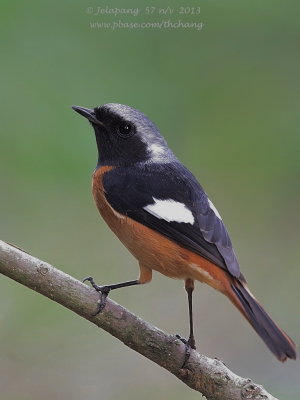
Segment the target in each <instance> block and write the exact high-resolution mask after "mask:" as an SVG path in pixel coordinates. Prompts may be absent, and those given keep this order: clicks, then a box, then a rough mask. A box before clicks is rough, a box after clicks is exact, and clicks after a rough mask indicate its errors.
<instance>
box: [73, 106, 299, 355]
mask: <svg viewBox="0 0 300 400" xmlns="http://www.w3.org/2000/svg"><path fill="white" fill-rule="evenodd" d="M72 108H73V110H74V111H76V112H77V113H79V114H80V115H81V116H83V117H85V118H86V119H87V120H88V121H89V123H90V124H91V125H92V127H93V128H94V132H95V137H96V144H97V148H98V161H97V165H96V168H95V171H94V173H93V177H92V192H93V197H94V200H95V203H96V206H97V208H98V210H99V212H100V214H101V216H102V218H103V219H104V220H105V222H106V223H107V225H108V226H109V227H110V229H111V230H112V231H113V232H114V234H115V235H116V236H117V237H118V238H119V240H120V241H121V242H122V243H123V244H124V245H125V246H126V247H127V249H128V250H129V251H130V252H131V253H132V255H133V256H134V257H135V258H136V259H137V261H138V263H139V268H140V273H139V277H138V279H136V280H131V281H127V282H121V283H117V284H111V285H104V286H99V285H97V284H96V283H95V281H94V279H93V278H92V277H88V278H86V279H85V280H87V281H89V282H90V283H91V284H92V286H93V287H94V288H95V289H96V290H97V291H98V292H99V293H100V297H101V301H100V305H99V309H98V311H97V312H101V311H102V310H103V309H104V307H105V304H106V298H107V296H108V294H109V292H110V291H111V290H115V289H119V288H122V287H128V286H134V285H142V284H145V283H148V282H150V281H151V279H152V272H153V271H157V272H160V273H161V274H163V275H165V276H167V277H169V278H177V279H181V280H183V281H184V286H185V290H186V292H187V298H188V309H189V337H188V339H187V340H185V339H183V338H181V339H182V341H183V342H184V343H185V344H186V349H187V351H186V354H187V355H186V358H185V361H186V360H187V358H188V357H189V354H190V349H196V346H195V338H194V329H193V325H194V324H193V301H192V294H193V290H194V283H195V281H200V282H201V283H205V284H208V285H209V286H211V287H212V288H214V289H216V290H217V291H219V292H221V293H222V294H224V295H225V296H226V297H227V298H228V299H229V300H230V301H231V303H232V304H233V305H234V306H235V307H236V308H237V309H238V310H239V311H240V312H241V314H242V315H243V316H244V317H245V318H246V320H247V321H248V322H249V323H250V324H251V325H252V327H253V328H254V330H255V331H256V332H257V334H258V335H259V336H260V337H261V339H262V340H263V341H264V342H265V344H266V345H267V347H268V348H269V350H270V351H271V352H272V353H273V354H274V355H275V357H276V358H277V359H278V360H280V361H282V362H283V361H285V360H287V359H288V358H290V359H296V345H295V343H294V342H293V340H292V339H291V338H290V337H289V336H288V335H287V334H286V333H285V332H284V331H283V330H282V329H281V328H279V326H278V325H277V324H276V323H275V322H274V321H273V320H272V319H271V317H270V316H269V315H268V314H267V312H266V311H265V310H264V308H263V307H262V305H261V304H260V303H259V302H258V301H257V300H256V298H255V297H254V295H253V294H252V293H251V292H250V290H249V289H248V287H247V283H246V279H245V277H244V276H243V274H242V273H241V271H240V266H239V262H238V259H237V257H236V254H235V251H234V249H233V245H232V242H231V239H230V237H229V234H228V231H227V229H226V227H225V224H224V222H223V220H222V218H221V216H220V214H219V212H218V211H217V209H216V207H215V206H214V204H213V202H212V201H211V200H210V199H209V197H208V195H207V194H206V192H205V191H204V189H203V188H202V186H201V185H200V183H199V182H198V181H197V179H196V178H195V176H194V175H193V174H192V172H190V171H189V170H188V169H187V168H186V167H185V166H184V165H183V164H182V163H181V162H180V161H179V159H178V158H177V157H176V156H175V154H174V153H173V151H172V150H171V149H170V148H169V146H168V144H167V142H166V140H165V139H164V137H163V136H162V134H161V133H160V131H159V129H158V127H157V126H156V125H155V124H154V123H153V122H152V121H151V120H150V119H149V118H148V117H147V116H146V115H145V114H143V113H142V112H141V111H139V110H137V109H135V108H132V107H130V106H127V105H122V104H118V103H108V104H104V105H101V106H99V107H95V108H86V107H81V106H72ZM178 337H179V336H178Z"/></svg>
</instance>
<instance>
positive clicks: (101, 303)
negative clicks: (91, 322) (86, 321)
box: [83, 276, 111, 317]
mask: <svg viewBox="0 0 300 400" xmlns="http://www.w3.org/2000/svg"><path fill="white" fill-rule="evenodd" d="M86 281H88V282H90V284H91V285H92V287H93V288H94V289H95V290H96V292H98V293H99V292H100V299H99V301H98V310H97V311H96V312H95V313H94V314H93V316H94V317H95V316H96V315H98V314H100V313H101V311H103V310H104V308H105V305H106V299H107V296H108V295H109V292H110V290H111V288H110V286H99V285H97V284H96V283H95V281H94V279H93V278H92V277H91V276H88V277H87V278H85V279H84V280H83V283H84V282H86Z"/></svg>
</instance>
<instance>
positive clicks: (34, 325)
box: [0, 0, 300, 400]
mask: <svg viewBox="0 0 300 400" xmlns="http://www.w3.org/2000/svg"><path fill="white" fill-rule="evenodd" d="M107 4H108V5H109V6H111V7H116V6H119V7H127V8H133V7H139V8H140V9H141V10H142V11H141V12H143V15H139V16H137V17H133V16H117V17H114V16H108V15H103V16H99V15H98V16H95V15H92V14H89V12H91V9H89V11H87V7H93V10H94V13H96V10H97V7H98V6H101V7H105V6H106V5H107ZM199 5H200V6H201V14H200V15H187V16H182V15H178V13H177V11H174V14H173V15H172V16H162V15H157V14H156V15H151V16H147V15H145V8H146V7H147V6H155V7H159V8H162V7H167V6H171V7H173V8H174V9H176V10H178V8H179V7H181V6H199ZM299 13H300V4H299V3H298V2H295V1H291V0H288V1H285V2H283V1H278V0H272V1H271V0H265V1H263V2H262V1H258V0H254V1H251V2H241V1H233V0H227V1H226V2H225V1H222V0H218V1H217V0H209V1H208V0H207V1H204V0H202V1H195V0H191V1H189V2H187V1H184V0H180V1H174V0H172V1H168V2H167V1H165V0H164V1H161V0H160V1H158V0H151V2H149V1H141V0H136V1H134V0H132V1H113V2H109V1H107V2H106V3H102V2H98V1H97V0H89V2H83V1H78V0H77V1H74V0H73V1H71V0H68V1H67V0H60V1H57V0H56V1H51V2H50V1H42V2H41V1H37V0H32V1H29V2H11V1H8V0H2V1H1V23H0V31H1V36H0V40H1V45H2V46H1V88H2V89H1V107H0V110H1V111H0V112H1V142H0V143H1V144H0V162H1V168H0V180H1V211H0V213H1V229H0V232H1V239H3V240H5V241H8V242H12V243H14V244H16V245H17V246H20V247H22V248H24V249H26V250H27V251H28V252H30V253H31V254H33V255H35V256H37V257H40V258H41V259H43V260H46V261H48V262H50V263H53V264H54V265H55V266H57V267H59V268H61V269H63V270H64V271H65V272H67V273H69V274H71V275H73V276H75V277H76V278H78V279H82V278H83V277H85V276H86V275H93V276H94V277H95V279H96V281H97V282H99V283H100V282H101V283H112V282H120V281H122V280H128V279H134V278H135V277H136V276H137V274H138V268H137V263H136V261H135V260H134V259H133V258H132V257H131V255H130V254H129V253H128V252H127V250H126V249H125V248H123V247H122V245H121V244H120V243H119V242H118V240H116V239H115V237H114V236H113V234H112V233H111V232H110V231H109V229H108V228H107V227H106V225H105V224H104V222H103V221H102V220H101V219H100V216H99V215H98V212H97V210H96V208H95V206H94V204H93V200H92V195H91V191H90V186H91V183H90V181H91V173H92V171H93V168H94V166H95V163H96V146H95V141H94V136H93V132H92V130H91V128H90V127H89V126H88V124H87V123H86V121H85V120H84V119H83V118H80V117H79V116H78V115H77V114H75V113H74V112H73V111H72V110H71V108H70V106H71V105H72V104H76V105H81V106H86V107H93V106H96V105H100V104H103V103H107V102H119V103H125V104H128V105H131V106H133V107H136V108H138V109H140V110H142V111H143V112H145V113H146V114H147V115H148V116H149V117H150V118H151V119H153V120H154V121H155V122H156V124H157V125H158V126H159V127H160V128H161V131H162V132H163V134H164V135H165V137H166V138H167V140H168V142H169V145H170V146H171V148H172V149H173V150H174V152H175V153H176V154H177V155H178V156H179V158H180V159H181V160H182V161H183V162H184V163H185V164H186V165H187V166H188V167H189V168H190V169H191V170H192V171H193V172H194V173H195V175H196V176H197V177H198V178H199V180H200V181H201V183H202V184H203V186H204V187H205V189H206V191H207V192H208V193H209V195H210V197H211V198H212V199H213V201H214V203H215V204H216V206H217V208H218V209H219V211H220V212H221V214H222V216H223V219H224V220H225V222H226V224H227V227H228V229H229V232H230V234H231V237H232V240H233V243H234V245H235V249H236V252H237V254H238V256H239V259H240V263H241V266H242V271H243V272H244V274H245V275H246V277H247V279H248V282H249V286H250V288H251V290H252V291H253V292H254V293H255V294H256V296H257V297H258V298H259V299H260V300H261V301H262V303H263V304H264V306H265V307H266V309H267V310H268V311H269V312H270V314H271V315H272V316H273V318H274V319H275V320H276V321H277V322H278V323H279V324H280V326H282V327H283V328H284V329H285V330H286V331H287V332H288V333H289V334H290V335H291V337H292V338H293V339H294V340H295V341H296V342H298V343H300V333H299V330H300V317H299V314H300V313H299V278H300V272H299V255H300V251H299V223H300V218H299V211H298V207H299V200H300V188H299V172H300V161H299V145H300V135H299V125H300V113H299V104H300V91H299V89H300V87H299V83H300V79H299V71H300V54H299V43H300V41H299V39H300V35H299V34H300V25H299ZM119 19H121V20H123V21H127V22H135V21H138V22H142V21H160V20H161V19H170V20H171V21H176V20H178V19H181V20H182V21H187V22H195V21H197V22H203V23H204V24H205V26H204V28H203V30H202V31H197V30H195V29H183V28H182V29H132V30H130V29H119V30H114V31H113V30H108V29H107V30H105V29H91V28H90V25H89V23H90V22H91V21H99V22H109V21H115V20H119ZM196 288H197V290H196V293H195V320H196V323H195V325H196V339H197V343H198V349H199V351H200V352H203V353H204V354H206V355H208V356H211V357H218V358H221V359H222V360H224V361H225V363H226V364H227V365H228V366H229V367H230V368H231V369H233V370H234V371H235V372H237V373H238V374H240V375H242V376H246V377H250V378H252V379H253V380H255V381H257V382H258V383H261V384H263V385H265V387H266V388H267V389H268V390H269V391H271V392H272V394H273V395H275V396H276V397H278V398H280V399H284V400H299V397H300V388H299V377H300V367H299V361H297V362H293V361H289V362H287V363H286V364H284V365H282V364H280V363H279V362H278V361H277V360H276V359H275V358H274V357H273V355H272V354H271V353H270V352H269V351H268V349H267V348H266V347H265V345H264V344H263V342H262V341H261V340H260V339H259V337H258V336H257V335H256V334H255V332H254V331H253V330H252V328H251V327H250V326H249V325H248V324H247V322H245V321H244V320H243V318H242V317H241V316H240V314H239V313H238V312H237V311H236V310H235V309H234V308H233V307H232V305H231V304H230V303H229V302H228V301H226V300H225V298H223V297H222V296H221V295H219V294H218V293H216V292H215V291H213V290H212V289H210V288H208V287H205V286H204V285H201V284H198V285H197V287H196ZM0 290H1V306H0V319H1V329H0V340H1V344H2V346H1V351H0V391H1V400H2V399H3V400H27V399H28V400H29V399H30V400H35V399H40V398H43V399H45V400H47V399H49V400H50V399H53V398H58V399H73V400H81V399H85V400H92V399H95V398H100V399H102V398H103V399H104V398H105V399H109V400H119V399H121V398H122V399H139V398H141V397H142V398H143V399H145V400H148V399H152V398H157V399H175V400H176V399H182V398H183V397H184V398H185V399H196V398H199V394H197V393H196V392H193V391H191V390H190V389H188V388H187V387H185V386H184V385H183V384H182V383H180V382H179V381H178V380H177V379H176V378H174V377H173V376H171V375H169V374H168V373H167V372H165V371H164V370H162V369H161V368H159V367H157V366H156V365H154V364H152V363H151V362H150V361H148V360H146V359H144V358H143V357H141V356H140V355H138V354H135V353H134V352H132V351H131V350H129V349H127V348H125V346H124V345H122V344H121V343H119V342H118V341H117V340H116V339H114V338H113V337H111V336H109V335H108V334H106V333H105V332H103V331H101V330H99V329H96V328H95V327H94V326H93V325H91V324H89V323H87V322H86V321H84V320H83V319H80V318H79V317H78V316H76V315H75V314H72V313H70V312H69V311H66V310H64V309H63V308H62V307H61V306H59V305H57V304H55V303H51V302H50V301H49V300H47V299H45V298H43V297H42V296H40V295H38V294H36V293H34V292H32V291H30V290H28V289H26V288H24V287H22V286H20V285H18V284H17V283H15V282H13V281H11V280H9V279H7V278H5V277H1V279H0ZM111 297H112V298H113V299H114V300H116V301H118V302H120V303H121V304H122V305H124V306H125V307H128V308H129V309H130V310H132V311H133V312H135V313H137V314H138V315H140V316H141V317H142V318H144V319H146V320H148V321H150V322H152V323H153V324H155V325H157V326H158V327H160V328H161V329H164V330H166V331H167V332H170V333H172V332H173V333H180V334H182V335H187V331H188V321H187V304H186V295H185V291H184V290H183V285H182V282H177V281H172V280H170V279H166V278H165V277H163V276H158V275H155V276H154V279H153V282H152V283H151V284H149V285H146V286H144V287H137V288H132V289H131V290H130V289H127V290H126V289H124V290H120V291H117V292H116V293H113V294H112V296H111Z"/></svg>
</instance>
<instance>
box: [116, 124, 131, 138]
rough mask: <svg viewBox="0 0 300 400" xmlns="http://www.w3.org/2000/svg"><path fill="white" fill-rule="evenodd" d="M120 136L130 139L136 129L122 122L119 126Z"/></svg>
mask: <svg viewBox="0 0 300 400" xmlns="http://www.w3.org/2000/svg"><path fill="white" fill-rule="evenodd" d="M118 134H119V135H120V136H121V137H124V138H128V137H130V136H132V135H133V134H134V127H133V125H131V124H129V123H128V122H122V123H121V124H120V125H119V126H118Z"/></svg>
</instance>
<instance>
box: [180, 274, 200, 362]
mask: <svg viewBox="0 0 300 400" xmlns="http://www.w3.org/2000/svg"><path fill="white" fill-rule="evenodd" d="M185 290H186V292H187V295H188V304H189V324H190V334H189V338H188V340H186V339H183V338H182V337H181V336H179V335H176V337H177V338H178V339H180V340H181V341H182V342H183V343H184V344H185V356H184V361H183V364H182V367H181V368H185V365H186V363H187V361H188V359H189V358H190V355H191V349H194V350H195V349H196V346H195V338H194V325H193V290H194V281H193V280H192V279H186V281H185Z"/></svg>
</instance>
